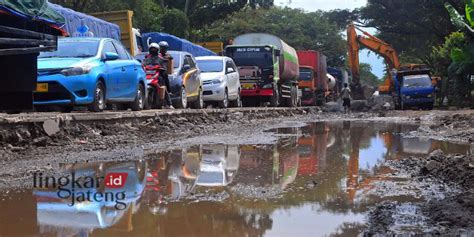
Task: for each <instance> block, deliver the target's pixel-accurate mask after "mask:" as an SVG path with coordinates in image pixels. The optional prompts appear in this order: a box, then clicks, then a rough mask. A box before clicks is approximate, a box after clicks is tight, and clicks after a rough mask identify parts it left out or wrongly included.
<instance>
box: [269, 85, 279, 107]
mask: <svg viewBox="0 0 474 237" xmlns="http://www.w3.org/2000/svg"><path fill="white" fill-rule="evenodd" d="M270 106H271V107H278V106H280V93H278V88H275V87H274V88H273V96H272V98H270Z"/></svg>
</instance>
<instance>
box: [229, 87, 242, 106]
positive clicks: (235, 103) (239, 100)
mask: <svg viewBox="0 0 474 237" xmlns="http://www.w3.org/2000/svg"><path fill="white" fill-rule="evenodd" d="M230 104H231V107H236V108H240V107H242V98H241V97H240V90H239V92H238V94H237V99H236V100H234V101H232V102H231V103H230Z"/></svg>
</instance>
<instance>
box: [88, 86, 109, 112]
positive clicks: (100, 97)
mask: <svg viewBox="0 0 474 237" xmlns="http://www.w3.org/2000/svg"><path fill="white" fill-rule="evenodd" d="M105 106H106V104H105V86H104V83H102V82H101V81H98V82H97V84H96V86H95V91H94V101H93V102H92V104H91V105H90V106H89V110H90V111H92V112H102V111H104V109H105Z"/></svg>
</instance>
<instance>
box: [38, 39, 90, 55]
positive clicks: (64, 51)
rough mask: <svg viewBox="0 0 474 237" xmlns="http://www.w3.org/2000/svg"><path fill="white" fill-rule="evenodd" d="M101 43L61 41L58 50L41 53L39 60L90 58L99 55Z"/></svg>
mask: <svg viewBox="0 0 474 237" xmlns="http://www.w3.org/2000/svg"><path fill="white" fill-rule="evenodd" d="M98 48H99V41H96V40H81V41H79V40H71V41H68V40H59V42H58V50H57V51H54V52H41V53H40V55H39V58H89V57H94V56H96V55H97V50H98Z"/></svg>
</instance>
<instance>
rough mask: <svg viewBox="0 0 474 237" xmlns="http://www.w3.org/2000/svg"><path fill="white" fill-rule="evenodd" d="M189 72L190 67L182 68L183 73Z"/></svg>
mask: <svg viewBox="0 0 474 237" xmlns="http://www.w3.org/2000/svg"><path fill="white" fill-rule="evenodd" d="M189 70H191V66H189V65H184V66H183V70H182V71H183V73H185V72H187V71H189Z"/></svg>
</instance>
